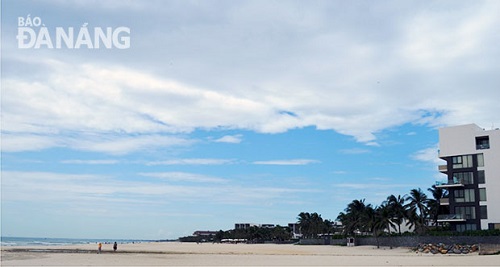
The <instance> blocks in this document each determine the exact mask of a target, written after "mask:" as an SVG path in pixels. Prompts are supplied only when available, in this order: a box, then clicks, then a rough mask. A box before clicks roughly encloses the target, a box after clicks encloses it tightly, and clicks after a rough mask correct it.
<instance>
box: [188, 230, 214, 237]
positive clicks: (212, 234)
mask: <svg viewBox="0 0 500 267" xmlns="http://www.w3.org/2000/svg"><path fill="white" fill-rule="evenodd" d="M215 234H217V231H195V232H194V233H193V236H215Z"/></svg>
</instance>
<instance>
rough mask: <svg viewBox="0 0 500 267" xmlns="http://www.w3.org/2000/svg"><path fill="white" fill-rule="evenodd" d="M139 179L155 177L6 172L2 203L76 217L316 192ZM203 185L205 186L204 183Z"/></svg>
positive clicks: (178, 178)
mask: <svg viewBox="0 0 500 267" xmlns="http://www.w3.org/2000/svg"><path fill="white" fill-rule="evenodd" d="M139 175H141V176H142V177H149V178H155V179H152V180H151V179H150V180H147V179H144V178H143V179H139V180H135V181H131V180H127V179H119V178H116V177H113V176H106V175H83V174H70V173H55V172H22V171H2V202H3V201H6V202H11V201H27V202H34V203H44V204H47V203H51V204H50V205H51V208H53V209H65V208H69V209H71V210H66V212H67V214H70V213H73V212H75V211H74V210H73V209H74V208H78V209H79V210H81V211H84V210H87V211H92V210H95V209H99V208H103V209H106V210H113V209H120V210H128V208H129V207H130V206H131V205H133V206H148V205H152V204H154V205H165V204H166V203H168V202H170V201H175V202H176V203H177V204H180V203H185V202H187V203H190V202H192V201H201V202H202V203H205V204H207V205H208V204H217V203H226V204H249V203H252V204H255V203H257V202H262V203H266V202H267V201H270V200H276V201H281V200H282V199H283V198H286V197H287V196H289V194H290V193H297V192H306V193H307V192H313V191H311V190H308V189H293V188H286V187H263V186H258V185H255V186H243V185H239V184H237V183H236V182H235V181H229V180H226V179H223V178H218V177H210V176H206V175H200V174H193V173H183V172H165V173H141V174H139ZM172 182H178V183H177V184H172ZM200 183H201V184H203V185H198V184H200ZM211 184H213V185H211ZM201 202H200V203H201ZM55 203H57V204H55ZM61 212H62V210H61ZM135 212H137V210H136V211H135Z"/></svg>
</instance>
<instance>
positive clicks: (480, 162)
mask: <svg viewBox="0 0 500 267" xmlns="http://www.w3.org/2000/svg"><path fill="white" fill-rule="evenodd" d="M477 166H478V167H484V155H483V153H481V154H477Z"/></svg>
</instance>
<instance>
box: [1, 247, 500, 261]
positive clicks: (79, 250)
mask: <svg viewBox="0 0 500 267" xmlns="http://www.w3.org/2000/svg"><path fill="white" fill-rule="evenodd" d="M498 262H500V255H490V256H480V255H478V253H471V254H468V255H432V254H422V253H416V252H414V251H412V250H411V249H409V248H393V249H390V248H386V247H382V248H376V247H374V246H358V247H344V246H313V245H307V246H306V245H291V244H283V245H278V244H219V243H215V244H212V243H204V244H196V243H180V242H149V243H137V244H119V246H118V250H117V251H116V252H114V251H113V249H112V244H104V245H103V250H102V253H101V254H98V253H97V244H82V245H66V246H43V247H40V246H30V247H2V258H1V263H2V266H497V265H498Z"/></svg>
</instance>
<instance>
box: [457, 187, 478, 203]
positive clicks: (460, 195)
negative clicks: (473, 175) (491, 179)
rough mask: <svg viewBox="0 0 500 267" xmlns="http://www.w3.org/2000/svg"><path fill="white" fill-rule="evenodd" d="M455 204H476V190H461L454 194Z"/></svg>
mask: <svg viewBox="0 0 500 267" xmlns="http://www.w3.org/2000/svg"><path fill="white" fill-rule="evenodd" d="M453 196H454V197H455V202H460V203H461V202H474V201H475V199H476V198H475V194H474V189H459V190H455V191H454V192H453Z"/></svg>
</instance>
